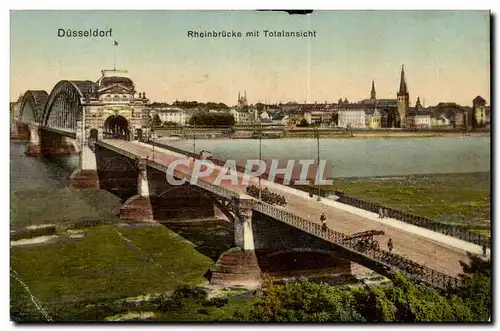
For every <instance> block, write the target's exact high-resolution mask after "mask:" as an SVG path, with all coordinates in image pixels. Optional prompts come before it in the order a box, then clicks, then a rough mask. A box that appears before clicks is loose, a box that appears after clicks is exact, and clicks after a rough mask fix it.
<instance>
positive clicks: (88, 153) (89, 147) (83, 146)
mask: <svg viewBox="0 0 500 331" xmlns="http://www.w3.org/2000/svg"><path fill="white" fill-rule="evenodd" d="M82 126H83V121H81V120H78V121H77V122H76V142H75V145H76V146H77V148H78V150H79V154H80V164H79V168H80V169H78V170H75V171H74V172H73V173H72V174H71V176H70V183H71V186H73V187H75V188H78V189H82V188H97V189H98V188H100V185H99V175H98V173H97V155H96V153H95V150H94V148H95V146H94V145H93V143H94V142H95V141H96V140H97V139H102V132H101V133H98V134H97V136H96V137H95V140H94V141H91V140H90V130H84V129H83V127H82Z"/></svg>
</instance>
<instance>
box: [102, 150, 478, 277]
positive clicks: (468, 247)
mask: <svg viewBox="0 0 500 331" xmlns="http://www.w3.org/2000/svg"><path fill="white" fill-rule="evenodd" d="M105 142H106V143H107V144H110V145H112V146H113V147H115V148H117V149H120V150H123V151H125V152H128V153H131V154H134V155H136V156H138V157H149V159H150V160H153V151H152V146H151V145H147V144H144V143H139V142H129V141H124V140H106V141H105ZM179 158H187V156H185V155H182V154H179V153H175V152H172V151H169V150H166V149H162V148H159V147H155V153H154V162H155V163H159V164H162V165H164V166H168V165H169V164H170V163H171V162H172V161H174V160H176V159H179ZM192 167H193V163H191V164H190V165H189V166H185V165H178V166H176V170H177V171H180V172H182V173H185V174H191V172H192V169H193V168H192ZM220 168H221V167H219V166H215V169H214V171H213V172H212V174H211V175H210V176H208V177H203V180H204V181H208V182H213V181H215V178H217V175H218V172H219V170H220ZM242 176H243V174H242V173H238V177H239V180H238V185H232V184H231V182H230V181H229V180H223V181H222V182H221V185H220V186H222V187H224V188H227V189H229V190H232V191H233V192H239V193H245V192H246V191H245V190H246V186H247V185H243V184H242V183H241V181H242ZM257 181H258V179H257V178H252V179H251V180H250V184H254V185H255V184H257ZM261 184H262V187H263V188H264V187H266V186H268V188H269V189H270V190H271V191H272V192H275V193H278V194H281V195H283V196H284V197H285V199H286V201H287V205H286V206H285V207H283V208H284V209H285V210H286V211H288V212H291V213H293V214H295V215H297V216H300V217H302V218H304V219H307V220H309V221H312V222H315V223H320V215H321V213H322V212H324V213H325V216H326V224H327V226H328V227H329V228H331V229H333V230H335V231H338V232H341V233H344V234H346V235H351V234H353V233H357V232H360V231H366V230H382V231H384V232H385V235H383V236H379V237H378V241H379V243H380V246H381V248H382V249H385V250H387V241H388V239H389V238H392V240H393V243H394V248H393V253H395V254H398V255H401V256H403V257H406V258H408V259H410V260H412V261H414V262H416V263H419V264H422V265H425V266H427V267H429V268H431V269H434V270H436V271H439V272H442V273H444V274H447V275H449V276H452V277H456V276H457V275H458V274H459V273H461V272H462V267H461V265H460V263H459V261H460V260H462V261H468V256H467V251H469V252H473V253H482V250H481V247H479V246H477V245H475V244H471V243H468V242H465V241H462V240H458V239H456V238H453V237H450V236H445V235H442V234H440V233H437V232H434V231H430V230H427V229H422V228H419V227H416V226H412V225H409V224H406V223H403V222H401V221H397V220H393V219H384V220H378V219H376V218H375V215H376V214H374V213H370V212H367V211H364V210H360V209H358V208H355V207H351V206H346V205H344V204H341V203H338V202H335V201H332V200H329V199H325V198H322V199H321V201H317V200H316V197H314V198H309V196H308V194H307V193H306V192H303V191H299V190H296V189H293V188H291V187H287V186H283V185H280V184H276V183H270V182H268V181H266V180H262V182H261Z"/></svg>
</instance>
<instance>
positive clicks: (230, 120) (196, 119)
mask: <svg viewBox="0 0 500 331" xmlns="http://www.w3.org/2000/svg"><path fill="white" fill-rule="evenodd" d="M235 123H236V121H235V120H234V116H233V115H231V114H219V113H198V114H194V115H193V116H191V118H190V119H189V122H188V124H190V125H199V126H216V127H221V126H226V127H228V126H233V125H234V124H235Z"/></svg>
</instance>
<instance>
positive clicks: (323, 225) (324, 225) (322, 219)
mask: <svg viewBox="0 0 500 331" xmlns="http://www.w3.org/2000/svg"><path fill="white" fill-rule="evenodd" d="M319 219H320V221H321V229H322V230H323V231H326V222H325V221H326V216H325V213H324V212H323V213H321V216H320V217H319Z"/></svg>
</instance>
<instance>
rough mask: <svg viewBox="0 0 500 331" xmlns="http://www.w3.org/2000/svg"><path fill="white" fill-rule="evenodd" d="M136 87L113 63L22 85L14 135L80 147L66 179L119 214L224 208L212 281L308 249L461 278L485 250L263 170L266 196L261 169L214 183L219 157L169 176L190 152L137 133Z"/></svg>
mask: <svg viewBox="0 0 500 331" xmlns="http://www.w3.org/2000/svg"><path fill="white" fill-rule="evenodd" d="M135 94H136V93H135V87H134V85H133V82H132V81H131V80H130V79H129V78H128V77H126V75H125V74H124V73H123V72H116V71H114V72H111V71H103V75H102V77H101V78H100V79H99V80H98V81H97V82H96V83H94V82H92V81H61V82H59V83H58V84H56V86H55V87H54V89H53V90H52V92H51V93H50V94H48V93H46V92H45V91H31V90H30V91H27V92H26V93H25V94H24V96H23V97H22V98H21V100H20V101H19V102H18V105H17V106H16V107H17V110H16V116H15V119H16V120H15V121H14V123H13V126H12V132H11V137H12V139H20V140H23V139H24V140H29V144H28V148H27V151H26V155H28V156H36V155H40V156H45V155H60V154H77V155H79V157H80V163H79V164H80V169H79V170H77V171H75V172H74V173H73V174H72V175H71V185H72V186H74V187H76V188H79V189H85V188H100V189H106V190H109V191H111V192H113V193H115V194H116V195H118V196H120V197H121V198H122V199H123V201H124V204H123V206H122V208H121V211H120V217H121V218H122V219H128V220H134V221H153V220H165V219H169V218H175V217H178V216H183V217H203V216H211V215H214V210H215V209H214V208H215V207H216V208H218V209H219V210H221V211H222V212H223V213H224V215H226V217H227V218H228V220H230V221H231V222H232V223H233V228H234V248H233V249H231V250H229V251H228V252H226V253H224V254H223V255H221V257H220V258H219V260H218V261H217V264H216V267H215V269H214V270H213V271H212V277H211V281H212V283H214V284H224V285H228V284H239V285H256V284H258V283H259V282H260V275H261V271H267V270H270V271H272V270H273V266H274V265H275V264H278V260H279V259H278V260H277V259H276V257H277V256H286V255H287V254H289V256H293V254H292V255H290V253H294V252H307V253H308V254H309V255H307V254H306V255H307V256H308V258H309V259H310V263H309V264H310V265H313V267H315V266H314V265H315V264H316V267H318V268H319V269H321V270H323V271H326V272H327V273H332V274H348V275H356V274H357V273H358V272H359V270H360V268H359V267H360V266H364V267H367V268H369V269H371V270H374V271H376V272H378V273H380V274H382V275H386V276H389V275H390V271H394V270H395V271H398V272H401V273H403V274H405V275H407V276H408V277H410V278H412V279H415V280H417V281H421V282H424V283H427V284H430V285H432V286H436V287H440V288H444V287H447V286H455V285H457V283H458V278H457V276H458V274H459V273H461V271H462V268H461V265H460V261H467V260H468V255H467V253H480V252H481V247H479V246H478V245H476V244H473V243H468V242H464V241H462V240H458V239H456V238H453V237H450V236H445V235H442V234H439V233H436V232H433V231H430V230H427V229H421V228H417V227H413V228H412V226H409V225H408V226H404V225H401V224H400V223H401V222H400V223H398V221H397V220H393V219H383V220H381V219H377V215H375V214H373V213H369V212H366V211H361V210H358V209H357V208H354V207H350V206H347V205H343V204H341V203H338V202H336V201H333V200H329V199H322V200H321V201H317V200H316V199H315V198H310V197H309V195H308V194H307V193H306V192H302V191H299V190H295V189H293V188H291V187H288V186H284V185H280V184H278V183H272V182H268V181H266V180H262V185H263V187H268V188H269V189H270V190H271V191H272V192H275V193H278V194H280V195H282V196H284V197H285V199H286V201H287V204H286V205H285V206H277V205H272V204H269V203H266V202H264V201H262V200H259V199H256V198H254V197H251V196H249V195H247V194H246V188H247V186H248V185H252V184H254V185H255V184H256V183H257V181H258V178H251V180H250V182H249V183H248V184H243V183H242V180H241V179H242V177H243V173H241V172H238V173H237V176H238V178H239V180H238V184H234V183H231V182H230V181H227V180H226V181H222V182H221V183H215V179H216V178H217V176H218V174H219V172H220V171H225V169H224V168H222V167H221V166H218V165H214V171H213V172H212V173H211V174H210V175H209V176H207V177H203V178H198V180H197V181H196V182H193V183H190V180H191V177H192V176H193V167H194V159H190V161H189V163H186V164H181V165H177V166H176V167H175V171H174V172H173V173H170V174H171V175H172V176H173V177H174V178H176V179H185V180H187V181H188V182H187V183H185V184H183V185H180V186H172V185H170V184H169V183H168V181H167V180H166V174H167V173H168V172H169V165H170V164H172V162H174V161H176V160H179V159H189V157H188V154H189V153H183V152H182V151H181V152H178V151H177V152H176V151H173V150H169V149H166V148H160V147H156V148H155V149H154V150H153V146H151V145H149V144H146V143H143V142H140V141H141V138H142V136H143V134H148V121H149V113H148V108H147V104H148V100H147V99H146V98H145V94H142V95H141V93H139V97H138V98H137V97H136V95H135ZM321 213H324V214H325V216H326V224H327V229H326V230H325V229H322V227H321V225H320V214H321ZM415 228H416V229H415ZM367 230H378V231H380V232H382V233H383V235H381V236H380V237H379V239H380V242H381V245H380V247H367V246H366V245H363V243H362V241H361V239H359V238H354V239H352V238H351V236H352V235H353V234H356V233H359V232H362V231H367ZM389 238H391V239H392V241H393V242H394V248H393V249H392V251H389V250H388V249H387V245H386V243H387V241H388V239H389ZM285 260H286V258H285ZM318 261H319V262H318ZM316 262H318V263H316ZM285 265H289V266H290V265H292V262H291V261H290V260H289V261H287V262H285ZM309 267H310V266H309Z"/></svg>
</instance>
